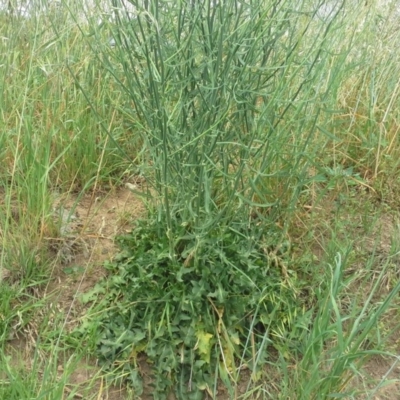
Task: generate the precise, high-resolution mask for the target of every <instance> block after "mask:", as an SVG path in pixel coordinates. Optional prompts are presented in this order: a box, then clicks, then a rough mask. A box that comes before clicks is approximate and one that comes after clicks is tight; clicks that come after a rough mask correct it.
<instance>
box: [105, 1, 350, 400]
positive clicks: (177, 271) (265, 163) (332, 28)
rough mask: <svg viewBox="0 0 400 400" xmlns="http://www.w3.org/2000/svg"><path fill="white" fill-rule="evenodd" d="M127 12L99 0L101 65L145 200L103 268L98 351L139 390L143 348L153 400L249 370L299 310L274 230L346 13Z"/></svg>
mask: <svg viewBox="0 0 400 400" xmlns="http://www.w3.org/2000/svg"><path fill="white" fill-rule="evenodd" d="M132 5H134V9H135V12H134V13H132V12H131V11H130V10H129V9H128V8H126V7H125V6H124V4H123V3H119V2H117V1H116V2H114V15H113V22H112V23H110V26H109V28H110V32H112V35H113V39H114V41H115V44H116V48H115V49H114V51H113V52H108V51H107V52H103V53H102V54H101V56H100V58H101V59H102V60H103V63H104V65H105V67H106V68H107V69H108V71H109V73H110V74H111V75H112V76H114V78H115V80H116V82H117V83H118V85H119V87H120V89H121V90H122V91H123V92H124V93H125V94H126V95H127V96H128V97H129V98H130V100H131V103H132V108H131V110H130V111H129V114H130V115H131V120H132V121H134V122H133V125H134V128H135V130H137V131H138V132H140V134H141V136H142V140H143V143H144V145H145V147H146V150H147V152H146V154H147V157H148V159H149V162H148V163H147V164H146V165H145V166H144V167H143V170H142V173H143V174H144V175H145V177H146V179H147V182H148V183H149V184H150V186H151V189H150V190H149V192H148V195H149V197H151V198H152V199H153V202H152V206H151V208H150V212H149V215H148V218H147V219H146V221H142V222H139V223H138V226H137V227H136V228H135V229H134V231H133V233H132V234H131V235H128V236H125V237H123V238H121V241H122V246H123V248H124V249H125V250H124V253H122V254H121V255H120V256H119V257H118V258H117V259H116V260H115V262H114V263H113V264H111V265H110V266H109V268H110V270H111V271H112V273H111V278H110V279H109V280H108V281H107V282H106V283H104V284H105V285H106V286H107V290H106V291H107V295H106V304H105V305H103V307H104V308H105V309H106V310H107V311H106V312H104V314H103V317H102V322H101V324H100V328H99V331H100V337H99V341H98V354H99V356H100V357H101V359H102V360H103V361H104V362H105V363H106V364H107V365H108V366H114V367H116V366H118V367H119V368H120V369H122V371H123V372H121V371H120V373H126V374H127V376H128V377H129V376H130V378H131V381H132V383H134V384H135V385H138V390H139V391H140V390H141V389H140V383H138V370H137V367H136V365H135V364H136V363H137V361H136V358H137V355H138V354H139V353H145V354H146V355H147V357H148V359H149V361H150V362H151V363H152V364H153V367H154V373H155V396H156V397H157V398H167V395H168V391H169V390H170V389H171V388H172V387H175V388H177V389H176V392H177V395H178V397H179V398H182V399H186V398H194V399H195V398H201V396H202V393H204V391H211V388H212V387H213V385H214V383H213V382H215V380H216V379H217V377H220V378H221V379H222V380H223V381H224V382H225V383H226V384H227V385H228V386H229V385H230V384H229V383H228V382H229V381H232V382H234V381H235V379H236V378H235V377H234V374H235V372H234V371H236V367H237V362H238V360H239V364H240V363H241V364H243V365H246V366H249V367H250V368H251V369H252V370H253V371H255V369H256V364H257V362H256V359H257V360H262V359H263V357H264V356H263V352H265V346H266V344H267V343H268V344H271V343H272V344H273V343H274V342H276V343H277V342H278V341H279V339H280V338H281V337H282V335H281V334H280V333H281V332H285V331H288V330H292V331H294V330H295V327H294V322H295V320H296V318H297V316H298V315H300V314H301V310H302V307H303V306H304V304H303V303H302V301H300V300H299V299H296V295H297V294H298V293H299V291H300V283H299V282H300V280H299V279H298V278H297V271H296V270H295V269H289V270H288V266H287V264H288V261H289V260H290V256H289V253H290V243H287V241H286V239H285V238H286V236H285V234H286V232H287V229H288V226H289V224H290V218H291V214H292V211H293V209H294V208H295V207H296V204H297V199H298V196H299V194H300V193H301V190H302V188H303V187H304V185H305V184H306V182H307V180H308V178H307V172H308V170H309V169H310V168H311V166H312V152H313V149H312V142H313V138H314V135H315V134H316V132H317V131H318V128H317V127H318V123H319V122H320V121H321V120H323V119H324V118H326V115H327V114H329V111H328V109H329V108H330V105H331V104H332V103H334V102H335V101H336V96H337V93H336V91H335V88H334V84H335V81H334V80H331V81H330V80H328V81H326V79H327V78H326V74H327V71H326V68H327V66H329V68H330V71H331V72H332V73H335V74H341V73H342V70H344V69H345V67H346V62H345V61H346V56H347V54H348V53H349V51H350V49H351V40H349V41H347V42H345V43H338V38H337V32H338V28H339V27H340V26H341V25H342V24H343V23H344V21H343V15H345V14H344V13H343V10H344V7H345V3H344V2H343V3H340V5H339V6H338V7H337V8H336V9H334V10H333V11H332V12H331V13H330V14H329V16H328V17H327V18H326V21H323V23H322V22H321V21H320V20H319V19H318V13H319V12H321V10H320V9H321V4H320V5H314V7H311V5H310V4H309V3H302V2H300V3H299V4H298V5H296V6H294V5H293V4H292V2H286V1H268V2H265V1H253V2H250V3H243V2H237V1H233V0H232V1H224V2H219V3H217V2H212V1H206V2H196V1H194V2H190V1H181V2H179V3H173V2H170V1H157V2H149V3H147V2H145V3H142V2H135V1H133V2H132ZM331 42H334V43H335V44H337V46H338V48H337V49H336V51H337V52H338V54H339V57H337V56H334V55H333V54H332V52H331V51H328V50H327V48H328V46H329V43H331ZM321 86H322V87H321ZM294 132H301V134H297V133H294ZM289 268H291V266H290V265H289ZM302 273H303V274H304V273H305V271H302ZM276 343H275V344H276ZM256 355H257V356H256ZM184 382H186V384H185V383H184ZM188 382H189V384H188Z"/></svg>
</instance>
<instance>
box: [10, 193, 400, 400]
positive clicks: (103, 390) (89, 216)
mask: <svg viewBox="0 0 400 400" xmlns="http://www.w3.org/2000/svg"><path fill="white" fill-rule="evenodd" d="M55 207H56V208H57V209H59V210H60V209H61V210H62V213H66V214H67V215H68V218H65V221H64V222H62V221H61V222H62V223H64V225H63V226H62V228H63V230H64V233H65V235H64V236H65V237H64V240H63V242H62V243H61V244H58V251H57V257H56V262H55V263H54V267H53V270H52V273H51V279H50V281H49V283H48V284H47V286H46V287H45V288H44V289H43V291H42V292H41V293H38V294H37V296H38V301H44V302H43V304H44V306H43V308H42V309H40V310H39V311H38V312H37V315H36V314H35V318H33V319H32V321H31V322H29V324H28V325H27V326H25V327H24V329H23V330H19V331H18V332H15V335H14V334H13V335H12V337H10V340H9V341H8V342H7V344H6V354H7V355H8V356H10V358H11V359H12V360H13V361H12V363H13V364H15V366H17V365H18V363H19V365H22V366H23V367H24V368H28V369H29V368H31V364H32V359H33V358H34V357H37V354H38V352H37V349H36V344H37V342H38V341H40V340H41V338H40V336H41V332H42V330H43V321H44V320H46V321H47V324H48V325H51V322H52V321H53V320H54V318H55V317H53V319H52V318H51V317H49V315H53V316H54V315H58V316H59V318H61V327H62V328H61V329H62V330H65V331H66V332H70V331H72V330H73V329H74V328H75V327H76V326H77V324H79V321H80V320H81V318H82V317H83V316H84V315H85V313H86V312H87V311H88V308H87V307H88V306H86V305H83V304H82V302H81V301H80V300H79V297H80V295H81V294H83V293H85V292H87V291H89V290H90V289H91V288H93V287H94V286H95V285H96V283H98V282H99V281H100V280H101V279H102V278H103V277H105V276H106V274H107V272H106V270H105V269H104V268H103V264H104V262H105V261H107V260H111V259H112V258H113V256H114V255H116V254H117V253H118V251H119V249H118V247H117V246H116V245H115V244H114V238H115V236H116V235H119V234H121V233H126V232H129V231H130V229H131V227H132V221H134V220H135V219H138V218H140V217H142V216H143V215H144V214H145V208H144V206H143V203H142V201H141V200H140V199H139V198H138V197H137V196H135V195H134V194H133V193H132V192H131V191H130V190H129V189H127V188H120V189H116V190H113V191H112V192H110V193H105V192H97V193H91V194H87V195H84V196H82V197H80V198H79V197H78V196H72V195H70V196H69V197H68V198H60V199H59V200H57V204H56V205H55ZM61 219H62V216H61ZM379 225H380V226H382V227H384V229H383V230H382V232H381V240H380V242H379V244H378V247H379V249H378V250H379V252H381V253H384V254H388V252H389V251H390V243H391V240H392V239H391V238H392V234H391V232H392V231H393V230H394V229H395V224H394V222H393V218H392V217H391V216H385V215H383V216H382V217H381V220H380V221H379V223H378V226H379ZM378 230H379V229H378ZM375 234H377V235H379V234H380V233H379V232H375ZM61 239H62V238H61ZM370 240H371V241H374V240H375V239H374V238H372V237H371V239H370ZM320 251H321V249H316V252H317V253H320ZM50 331H51V328H49V330H47V334H48V333H49V332H50ZM39 332H40V333H39ZM56 332H58V330H57V329H56ZM393 347H395V348H396V350H397V353H398V352H399V351H400V348H399V343H398V342H395V340H394V341H393ZM39 353H40V356H41V357H42V358H43V359H46V357H47V353H46V350H43V351H41V352H39ZM73 353H74V351H73V350H71V348H69V349H67V350H65V351H64V352H63V356H59V359H58V360H57V361H58V366H57V375H59V376H62V375H63V374H65V373H66V369H65V368H64V366H65V363H66V362H67V361H66V360H68V358H70V357H71V356H72V355H73ZM34 354H35V355H34ZM272 357H273V353H272ZM138 366H139V371H140V374H141V376H142V378H143V388H144V393H143V394H142V395H141V396H140V398H141V399H151V398H153V397H152V371H151V367H150V365H149V364H148V363H147V362H146V360H145V357H138ZM391 367H393V368H391ZM269 368H270V367H266V371H265V374H264V376H268V377H269V378H268V380H269V381H270V382H268V386H269V388H275V389H276V390H277V392H276V393H278V392H279V379H280V373H279V371H277V370H275V368H273V367H271V370H269ZM363 372H364V375H363V376H360V377H358V378H357V379H355V380H353V382H354V385H356V386H357V387H366V388H370V389H372V388H373V387H376V385H377V384H379V383H380V382H381V381H382V378H383V377H384V378H385V381H387V382H389V383H388V384H387V385H382V387H380V388H379V389H378V390H377V391H376V393H375V394H374V396H375V397H372V398H374V399H386V400H395V399H398V393H400V384H399V383H398V382H397V381H396V378H397V377H398V374H399V372H400V365H394V366H393V360H390V359H386V358H384V357H383V356H380V355H376V356H373V357H371V358H370V359H369V360H368V362H367V363H366V364H365V366H364V368H363ZM105 376H106V375H105V374H104V373H103V372H102V370H101V367H99V366H98V363H97V361H96V360H95V359H94V358H85V357H84V356H83V357H82V358H80V359H79V360H78V361H76V363H75V364H74V368H73V370H72V371H69V372H68V376H67V377H65V376H64V380H65V382H66V383H65V387H64V393H65V396H66V397H68V396H71V393H72V389H73V390H74V392H73V393H74V397H68V398H74V399H82V398H85V399H92V398H93V399H95V398H96V399H99V398H101V399H108V400H122V399H134V398H138V397H136V396H135V395H134V394H133V393H132V392H131V391H130V389H129V388H126V387H124V385H123V384H121V386H120V387H118V386H112V385H111V386H109V385H107V384H106V379H105ZM391 380H393V381H391ZM250 381H251V374H250V371H244V372H243V373H242V374H241V381H240V382H239V384H238V387H237V388H236V389H237V392H236V393H237V396H238V397H240V396H241V395H243V394H244V393H245V392H246V390H247V388H248V387H249V386H248V384H249V382H250ZM205 396H207V394H205ZM277 397H278V395H277ZM169 398H170V399H174V395H173V394H171V395H170V397H169ZM217 398H218V399H221V400H225V399H230V398H231V396H230V395H229V393H227V392H226V390H224V388H223V386H222V385H221V386H220V388H219V390H218V395H217ZM246 398H252V397H251V395H250V396H248V397H247V396H246ZM359 398H360V399H364V398H365V399H367V398H371V397H368V396H365V397H364V396H363V397H359Z"/></svg>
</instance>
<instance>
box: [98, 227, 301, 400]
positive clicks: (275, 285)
mask: <svg viewBox="0 0 400 400" xmlns="http://www.w3.org/2000/svg"><path fill="white" fill-rule="evenodd" d="M237 228H238V229H236V227H235V225H234V224H232V226H231V227H230V228H226V229H224V230H221V231H215V232H213V235H208V236H207V237H206V238H201V237H197V236H196V235H195V234H194V233H190V232H188V231H185V230H184V229H183V228H182V233H183V235H182V237H181V238H180V240H177V241H176V247H175V249H176V252H177V253H176V257H174V258H171V257H170V255H169V239H168V237H167V235H166V234H165V233H163V232H162V230H161V229H160V225H159V224H157V221H156V219H153V220H150V221H149V220H147V221H139V223H138V226H137V228H136V229H135V230H134V231H133V233H132V234H130V235H126V236H122V237H120V238H119V242H120V244H121V246H122V249H123V251H122V252H121V253H120V254H119V255H118V257H116V259H115V260H114V262H113V263H110V264H108V268H109V269H110V271H111V272H112V274H111V277H110V278H109V279H108V281H107V283H106V284H107V292H108V293H111V295H110V296H109V299H108V302H107V304H106V305H103V308H104V309H105V310H106V311H104V312H103V314H102V319H101V324H100V327H99V329H98V333H99V338H98V355H99V358H100V359H101V360H102V362H103V363H104V364H105V365H106V366H108V367H112V368H113V369H119V370H120V371H123V373H122V374H125V376H126V377H127V378H128V380H129V379H130V380H131V383H132V384H134V385H136V387H137V389H138V391H139V392H140V390H141V389H140V383H139V384H138V380H140V374H139V370H138V368H137V357H138V355H139V354H144V355H145V356H146V359H147V361H148V362H149V363H150V365H152V367H153V372H154V385H155V386H154V395H155V397H156V398H159V399H163V398H166V396H167V393H168V391H169V390H171V389H172V388H174V390H175V391H176V394H177V396H178V398H182V399H191V398H194V399H197V398H202V396H203V392H204V391H205V390H206V391H210V390H211V389H212V387H213V385H214V382H215V380H216V379H218V378H219V379H222V381H224V380H226V381H227V382H228V381H230V382H231V383H232V382H233V383H234V381H235V376H236V368H237V367H238V366H239V364H240V365H242V366H243V365H246V366H247V367H249V368H253V367H255V356H257V358H258V359H260V356H262V353H263V352H264V353H265V351H266V348H265V345H266V342H268V343H269V341H268V340H267V341H266V340H265V338H266V337H267V336H268V337H271V338H273V337H274V335H276V334H279V332H280V331H282V330H285V329H286V328H288V326H289V325H290V323H291V321H292V320H293V318H294V315H295V314H296V312H297V311H298V309H297V305H296V300H295V296H294V292H293V290H292V289H290V288H288V286H286V285H284V284H283V283H282V282H283V280H284V277H283V276H282V270H281V268H280V266H279V263H278V262H277V261H276V258H274V259H273V258H272V257H271V256H270V255H269V254H268V249H267V248H264V247H263V246H264V245H265V243H266V239H265V238H264V239H263V236H262V235H261V237H260V240H259V241H257V242H255V241H254V236H253V235H254V232H253V234H252V232H251V231H246V230H244V229H243V228H240V225H238V227H237ZM272 236H273V235H271V232H270V236H269V240H271V237H272ZM255 243H257V244H255ZM194 250H195V251H196V257H191V253H192V252H193V251H194ZM281 256H282V260H283V259H284V257H285V256H284V255H281ZM282 262H284V261H282ZM228 386H229V384H228Z"/></svg>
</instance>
